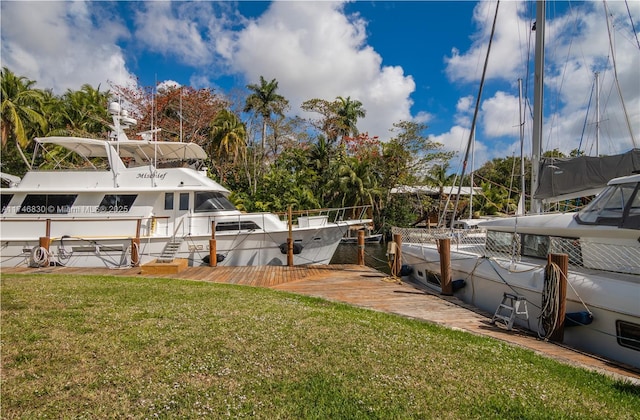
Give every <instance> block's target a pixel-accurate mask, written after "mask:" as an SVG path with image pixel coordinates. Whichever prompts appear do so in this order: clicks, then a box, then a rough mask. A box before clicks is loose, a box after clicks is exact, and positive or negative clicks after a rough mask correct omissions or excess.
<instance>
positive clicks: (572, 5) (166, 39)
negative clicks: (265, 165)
mask: <svg viewBox="0 0 640 420" xmlns="http://www.w3.org/2000/svg"><path fill="white" fill-rule="evenodd" d="M0 7H1V8H2V9H1V12H2V14H1V19H2V21H1V33H2V51H1V53H2V55H1V59H2V65H3V66H7V67H8V68H9V69H11V70H12V71H13V72H14V73H16V74H19V75H23V76H26V77H28V78H30V79H32V80H35V81H37V86H38V87H41V88H47V89H53V91H54V92H56V93H62V92H64V91H65V90H66V89H79V88H80V87H81V86H82V84H84V83H89V84H91V85H93V86H97V85H98V84H101V86H108V83H109V82H115V83H119V84H124V83H138V84H140V85H143V86H151V85H154V84H155V83H156V82H158V83H177V84H180V85H191V86H193V87H196V88H202V87H212V88H214V89H216V90H217V91H218V92H220V93H223V94H225V95H228V96H229V97H230V98H235V97H238V93H239V91H241V90H242V89H244V88H245V86H246V85H247V84H249V83H257V82H258V80H259V76H260V75H262V76H264V77H265V78H266V79H268V80H270V79H273V78H275V79H277V80H278V82H279V92H280V93H281V94H283V95H284V96H285V97H287V99H289V100H290V102H291V105H292V109H291V113H292V114H297V115H301V116H308V115H304V114H303V113H302V111H301V110H300V108H299V105H300V103H301V102H302V101H304V100H307V99H311V98H322V99H327V100H333V99H335V98H336V97H337V96H343V97H347V96H350V97H351V98H352V99H357V100H360V101H361V102H362V103H363V105H364V108H365V109H366V110H367V117H366V118H365V119H364V120H362V121H360V123H359V124H358V126H359V129H360V131H362V132H368V133H369V134H370V135H377V136H379V137H380V138H382V139H387V138H389V136H390V135H391V133H390V131H389V129H390V128H391V127H392V124H393V123H394V122H397V121H400V120H416V121H420V122H424V123H426V124H427V126H428V127H429V128H428V130H427V132H426V134H428V135H430V136H431V137H432V138H433V139H434V140H436V141H439V142H441V143H443V144H444V145H445V148H446V149H448V150H453V151H459V152H462V151H463V149H464V145H465V144H466V142H467V140H468V137H469V127H470V122H471V117H472V115H473V109H474V104H475V100H476V95H477V94H478V89H479V80H480V75H481V72H482V66H483V63H484V58H485V54H486V50H487V41H488V35H489V33H490V28H491V24H492V19H493V14H494V12H495V8H496V2H494V1H485V2H467V1H447V2H438V1H404V2H397V1H356V2H331V1H278V2H258V1H240V2H231V1H224V2H207V1H201V2H187V1H177V2H168V1H155V2H143V1H134V2H124V1H119V2H107V1H99V2H56V1H48V2H32V1H29V2H13V1H2V2H1V3H0ZM605 7H606V8H607V10H608V13H609V15H610V16H611V18H610V28H611V30H610V33H611V38H610V37H609V35H608V31H607V23H606V19H605V12H604V10H605ZM547 19H548V20H547V29H548V30H547V42H546V45H547V48H546V50H547V57H546V58H547V67H548V71H547V75H546V79H545V82H546V84H547V92H546V93H545V95H546V96H545V107H546V112H545V114H546V122H545V129H544V135H543V147H544V148H545V150H548V149H554V148H557V149H560V150H562V151H564V152H568V151H570V150H572V149H575V148H578V147H580V148H581V149H582V150H584V151H585V152H586V153H587V154H592V155H593V154H594V153H595V134H594V133H595V127H596V120H599V124H598V126H599V128H600V143H599V145H598V147H599V151H600V153H604V154H613V153H622V152H625V151H627V150H629V149H630V148H632V147H634V143H633V142H632V136H631V135H630V134H629V130H628V129H627V126H631V129H632V132H633V133H634V137H635V142H636V143H635V147H638V142H639V141H640V139H639V138H640V75H639V73H638V68H640V44H639V43H638V35H637V32H639V31H640V25H639V23H640V2H638V1H628V2H625V1H607V2H601V1H593V2H591V1H589V2H560V1H557V2H548V4H547ZM534 20H535V3H534V2H531V1H529V2H516V1H502V2H500V10H499V14H498V23H497V26H496V37H495V39H494V43H493V46H492V51H491V55H490V60H489V67H488V77H487V83H486V86H485V90H484V92H483V97H482V103H481V108H480V112H479V119H478V126H477V135H476V138H477V143H476V162H477V164H478V165H479V164H481V163H482V162H484V161H486V160H487V159H491V158H493V157H504V156H507V155H511V154H513V153H519V129H518V124H519V115H518V87H517V80H518V79H519V78H522V79H524V83H525V90H526V89H531V86H532V83H533V82H532V76H531V74H532V73H533V68H532V67H528V66H527V57H529V56H532V55H533V44H534V43H533V39H531V37H534V35H533V32H531V31H530V26H531V23H532V22H533V21H534ZM631 22H633V24H634V25H635V29H634V28H633V26H632V24H631ZM610 40H611V42H610ZM611 45H613V46H614V50H615V54H614V55H612V54H611V52H610V51H611V50H610V47H611ZM612 56H613V57H615V59H616V65H617V68H616V70H617V76H618V77H617V78H618V81H619V85H620V90H621V91H622V92H623V95H624V104H625V106H626V109H627V114H628V115H629V123H628V124H627V122H626V120H625V119H624V118H623V116H624V113H623V112H622V106H621V104H622V103H621V101H620V100H619V95H618V87H617V86H616V85H615V84H614V83H613V81H614V79H615V78H614V71H613V70H614V69H613V61H612V59H611V58H612ZM595 71H598V72H600V80H601V89H602V90H601V95H600V98H601V100H600V103H601V116H600V118H599V119H598V118H596V116H595V112H594V109H595V105H594V101H595V99H594V96H593V93H592V92H593V83H594V72H595ZM530 132H531V125H530V121H527V122H526V123H525V133H526V137H527V138H526V141H527V144H529V143H530ZM526 148H527V147H525V149H526ZM455 163H456V162H454V164H455Z"/></svg>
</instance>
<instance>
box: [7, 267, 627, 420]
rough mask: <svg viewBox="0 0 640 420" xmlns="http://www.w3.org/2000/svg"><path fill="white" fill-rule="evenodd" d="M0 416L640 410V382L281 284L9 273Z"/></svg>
mask: <svg viewBox="0 0 640 420" xmlns="http://www.w3.org/2000/svg"><path fill="white" fill-rule="evenodd" d="M1 286H2V287H1V315H2V324H1V327H2V330H1V339H2V377H1V397H2V399H1V404H2V407H1V409H2V412H1V413H0V414H1V417H2V418H3V419H14V418H29V419H32V418H105V417H109V418H156V417H159V418H202V417H206V418H242V417H254V418H261V419H276V418H277V419H414V418H425V419H426V418H440V419H447V418H450V419H467V418H482V419H492V418H495V419H515V418H522V419H537V418H540V419H549V418H562V419H587V418H595V419H598V418H601V419H638V418H640V388H639V387H638V386H634V385H631V384H630V383H628V382H623V381H619V380H614V379H612V378H609V377H606V376H603V375H601V374H598V373H594V372H590V371H586V370H583V369H579V368H575V367H571V366H567V365H562V364H559V363H557V362H555V361H553V360H550V359H547V358H543V357H539V356H536V355H535V354H534V353H533V352H531V351H528V350H524V349H521V348H517V347H513V346H510V345H508V344H505V343H502V342H499V341H495V340H492V339H489V338H485V337H478V336H474V335H471V334H467V333H463V332H459V331H453V330H448V329H445V328H441V327H438V326H434V325H431V324H427V323H424V322H420V321H416V320H410V319H406V318H402V317H399V316H395V315H390V314H384V313H379V312H374V311H368V310H364V309H359V308H355V307H351V306H348V305H343V304H337V303H331V302H327V301H324V300H321V299H316V298H310V297H304V296H298V295H293V294H288V293H282V292H276V291H273V290H268V289H261V288H251V287H242V286H233V285H221V284H211V283H205V282H193V281H183V280H167V279H147V278H121V277H99V276H56V275H3V276H2V280H1Z"/></svg>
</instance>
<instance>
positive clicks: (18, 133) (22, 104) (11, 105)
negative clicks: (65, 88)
mask: <svg viewBox="0 0 640 420" xmlns="http://www.w3.org/2000/svg"><path fill="white" fill-rule="evenodd" d="M0 78H1V82H0V84H1V85H2V105H1V106H0V107H1V108H0V112H1V114H2V129H1V130H0V131H1V133H2V134H1V136H2V147H3V148H4V147H5V146H6V144H7V142H8V141H9V139H13V140H15V144H16V150H17V152H18V153H19V154H20V156H21V157H22V159H23V161H24V163H25V164H26V165H27V167H30V163H29V160H28V159H27V157H26V156H25V155H24V152H23V149H24V148H26V147H27V146H28V145H29V143H30V142H31V136H32V135H33V134H34V133H38V132H40V133H43V132H45V131H46V127H47V120H46V119H45V117H44V115H43V114H42V108H43V100H44V95H43V92H42V91H40V90H37V89H34V88H33V86H34V85H35V82H34V81H33V80H29V79H27V78H25V77H18V76H16V75H15V74H14V73H13V72H11V71H10V70H9V69H8V68H6V67H3V68H2V74H1V75H0Z"/></svg>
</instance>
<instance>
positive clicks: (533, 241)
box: [394, 175, 640, 368]
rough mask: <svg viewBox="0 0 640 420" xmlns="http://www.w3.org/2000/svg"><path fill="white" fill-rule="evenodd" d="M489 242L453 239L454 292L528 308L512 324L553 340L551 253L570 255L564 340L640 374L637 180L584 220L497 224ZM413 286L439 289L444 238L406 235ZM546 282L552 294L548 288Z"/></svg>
mask: <svg viewBox="0 0 640 420" xmlns="http://www.w3.org/2000/svg"><path fill="white" fill-rule="evenodd" d="M479 226H480V228H481V230H483V231H484V232H486V240H485V242H484V243H478V241H477V238H474V240H473V241H469V242H467V241H466V240H465V237H464V233H463V234H458V235H452V236H450V237H451V238H452V242H451V244H452V245H451V257H450V258H451V275H452V279H453V280H454V283H455V284H454V286H455V287H454V289H455V291H454V295H455V296H456V297H458V298H460V299H461V300H462V301H464V302H467V303H469V304H472V305H474V306H475V307H477V308H479V309H482V310H484V311H487V312H489V313H494V311H496V309H498V307H499V305H500V304H501V303H502V299H503V297H504V293H509V294H512V295H516V296H521V297H523V298H524V299H526V301H527V303H528V308H527V309H528V317H523V316H518V317H516V318H515V323H516V324H518V325H520V326H522V327H526V328H528V329H530V330H532V331H534V332H537V333H538V334H539V335H540V336H541V337H545V336H546V335H547V333H549V332H550V331H549V327H548V325H546V324H545V319H544V318H545V316H544V315H543V312H544V309H543V307H544V306H545V304H546V303H545V293H546V290H545V268H546V266H547V255H548V254H551V253H558V254H568V256H569V270H568V274H567V283H568V286H567V295H566V312H567V316H566V318H565V326H566V327H567V328H565V330H564V343H566V344H568V345H570V346H572V347H575V348H578V349H582V350H585V351H588V352H591V353H595V354H599V355H602V356H605V357H607V358H610V359H612V360H615V361H618V362H622V363H624V364H628V365H630V366H634V367H636V368H640V175H632V176H628V177H623V178H617V179H614V180H612V181H611V182H610V183H609V186H608V187H607V188H606V189H605V190H604V191H603V192H602V193H600V194H599V195H598V196H597V198H596V199H595V200H594V201H592V202H591V204H590V205H589V206H588V207H586V208H585V209H583V210H582V211H580V212H579V213H560V214H542V215H532V216H521V217H509V218H504V219H493V220H490V221H487V222H482V223H480V224H479ZM394 231H395V232H397V233H402V234H403V243H402V258H403V261H404V263H405V264H406V265H407V266H408V267H410V269H409V270H408V271H410V273H408V274H407V275H408V276H409V278H410V280H411V281H412V282H415V283H417V284H419V285H422V286H424V287H428V288H430V289H432V290H435V291H438V292H441V291H442V290H441V283H440V255H439V253H438V248H437V239H438V238H442V237H443V236H442V235H443V233H444V232H441V233H440V234H437V233H435V232H431V233H429V232H428V231H426V230H422V231H418V230H415V229H414V230H411V231H410V232H409V230H401V229H395V230H394ZM548 282H549V280H548V277H547V287H548Z"/></svg>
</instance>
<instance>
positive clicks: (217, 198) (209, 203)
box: [195, 191, 236, 213]
mask: <svg viewBox="0 0 640 420" xmlns="http://www.w3.org/2000/svg"><path fill="white" fill-rule="evenodd" d="M195 201H196V205H195V212H196V213H201V212H206V211H223V210H236V207H235V206H234V205H233V204H232V203H231V202H230V201H229V200H228V199H227V198H226V197H225V196H224V195H222V194H221V193H219V192H217V191H204V192H196V198H195Z"/></svg>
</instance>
